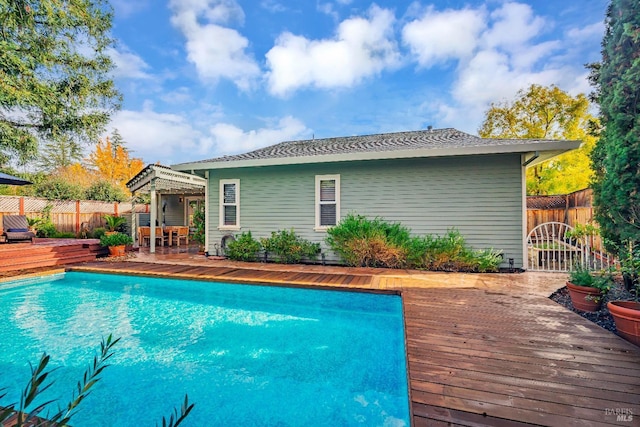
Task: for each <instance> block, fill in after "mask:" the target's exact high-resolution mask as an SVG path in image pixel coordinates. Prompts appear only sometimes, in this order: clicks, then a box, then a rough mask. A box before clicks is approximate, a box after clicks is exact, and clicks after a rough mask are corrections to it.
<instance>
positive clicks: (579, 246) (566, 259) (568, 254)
mask: <svg viewBox="0 0 640 427" xmlns="http://www.w3.org/2000/svg"><path fill="white" fill-rule="evenodd" d="M572 230H573V227H571V226H570V225H568V224H564V223H561V222H546V223H544V224H540V225H538V226H537V227H535V228H534V229H533V230H531V232H530V233H529V236H528V237H527V260H528V268H529V270H533V271H570V270H572V269H573V268H574V267H575V266H576V265H578V264H579V265H581V266H582V267H584V268H588V269H590V270H601V269H604V268H608V267H609V265H611V264H612V263H613V259H611V258H610V257H609V256H608V255H607V254H606V253H604V252H601V251H594V250H593V248H591V246H590V245H589V239H575V238H570V237H568V235H567V232H568V231H572Z"/></svg>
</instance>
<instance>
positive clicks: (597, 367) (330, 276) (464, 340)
mask: <svg viewBox="0 0 640 427" xmlns="http://www.w3.org/2000/svg"><path fill="white" fill-rule="evenodd" d="M72 270H75V271H95V272H110V273H131V274H145V275H147V274H148V275H153V276H168V277H182V278H188V279H203V280H217V281H231V282H244V283H277V284H286V285H289V286H320V287H339V288H349V289H354V290H355V289H357V290H377V291H379V290H380V289H379V287H378V286H376V283H379V280H374V279H375V277H374V276H373V275H367V274H339V273H332V272H325V273H304V272H300V271H277V270H273V269H270V270H265V269H250V268H232V267H207V266H190V265H173V264H157V263H140V262H121V263H106V262H104V263H98V262H96V263H90V264H86V265H84V266H79V267H73V268H72ZM393 283H394V284H396V286H397V288H396V289H395V291H396V292H399V293H401V294H402V298H403V305H404V315H405V326H406V327H405V329H406V344H407V358H408V367H409V386H410V387H409V388H410V401H411V414H412V422H413V425H414V426H445V425H462V426H485V425H489V426H521V425H545V426H581V427H582V426H606V425H621V426H631V425H640V348H638V347H636V346H634V345H632V344H630V343H628V342H626V341H624V340H623V339H622V338H619V337H618V336H616V335H614V334H612V333H610V332H608V331H606V330H604V329H601V328H600V327H598V326H597V325H595V324H593V323H591V322H589V321H587V320H585V319H583V318H582V317H580V316H578V315H576V314H574V313H572V312H570V311H567V310H566V309H564V308H563V307H561V306H559V305H557V304H555V303H554V302H552V301H550V300H549V299H548V298H545V297H541V296H535V295H523V294H520V293H514V292H506V291H505V292H496V291H490V290H486V289H422V288H419V287H416V286H415V283H412V284H411V287H406V288H405V287H403V285H402V280H401V279H396V280H394V281H393ZM388 290H391V291H394V289H392V288H389V289H387V291H388ZM618 415H620V418H618Z"/></svg>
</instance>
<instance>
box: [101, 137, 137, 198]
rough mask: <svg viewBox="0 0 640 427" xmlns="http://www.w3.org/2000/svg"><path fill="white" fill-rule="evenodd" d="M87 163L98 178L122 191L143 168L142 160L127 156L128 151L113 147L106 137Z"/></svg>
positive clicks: (123, 147)
mask: <svg viewBox="0 0 640 427" xmlns="http://www.w3.org/2000/svg"><path fill="white" fill-rule="evenodd" d="M89 162H90V163H91V165H92V166H93V167H94V168H95V169H96V172H97V174H98V178H99V179H101V180H104V181H107V182H109V183H111V184H113V185H115V186H117V187H119V188H121V189H123V190H124V191H128V190H127V187H126V183H127V181H129V180H130V179H131V178H133V177H134V176H135V175H136V174H137V173H138V172H140V171H141V170H142V168H143V167H144V163H143V161H142V159H138V158H135V157H130V156H129V150H127V148H126V147H125V146H124V145H123V144H118V145H114V144H112V142H111V139H110V138H109V137H108V136H107V137H106V138H105V139H104V140H100V141H99V142H98V144H96V148H95V150H94V151H93V152H92V153H91V154H90V155H89Z"/></svg>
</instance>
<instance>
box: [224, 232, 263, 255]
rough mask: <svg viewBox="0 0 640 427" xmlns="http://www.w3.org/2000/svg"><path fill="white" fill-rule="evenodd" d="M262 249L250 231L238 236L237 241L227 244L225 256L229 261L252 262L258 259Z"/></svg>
mask: <svg viewBox="0 0 640 427" xmlns="http://www.w3.org/2000/svg"><path fill="white" fill-rule="evenodd" d="M261 248H262V246H261V245H260V242H258V241H257V240H256V239H254V238H253V236H252V235H251V232H250V231H247V232H244V233H242V234H240V235H239V236H236V240H233V241H231V242H229V243H228V244H227V250H226V252H225V254H226V255H227V257H229V259H232V260H235V261H247V262H251V261H255V260H256V259H258V252H260V249H261Z"/></svg>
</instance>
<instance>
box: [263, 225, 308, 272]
mask: <svg viewBox="0 0 640 427" xmlns="http://www.w3.org/2000/svg"><path fill="white" fill-rule="evenodd" d="M260 241H261V243H262V247H263V248H264V250H265V251H267V252H268V253H269V254H273V255H274V256H275V258H276V261H277V262H282V263H285V264H296V263H299V262H300V261H301V260H302V258H309V259H316V258H317V257H318V253H319V252H320V244H319V243H312V242H310V241H308V240H305V239H303V238H302V237H300V236H298V235H297V234H296V233H295V231H293V229H292V230H291V231H288V230H280V231H278V232H275V231H273V232H272V233H271V237H266V238H262V239H260Z"/></svg>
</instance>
